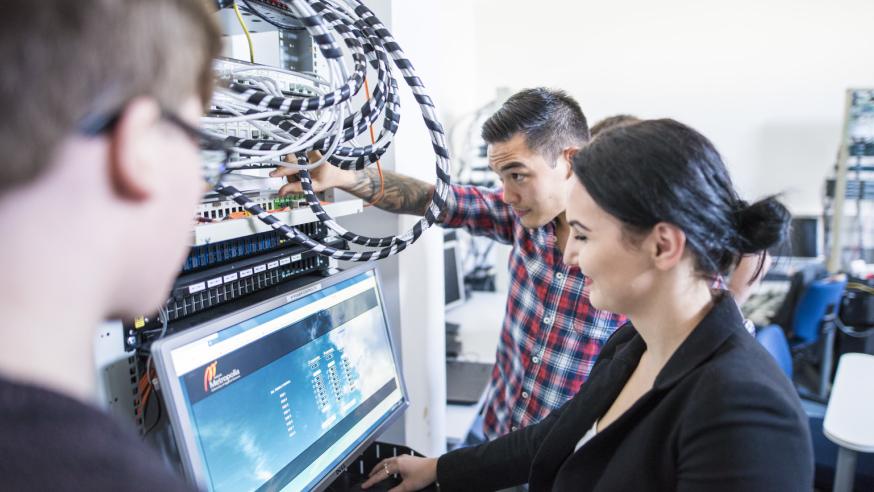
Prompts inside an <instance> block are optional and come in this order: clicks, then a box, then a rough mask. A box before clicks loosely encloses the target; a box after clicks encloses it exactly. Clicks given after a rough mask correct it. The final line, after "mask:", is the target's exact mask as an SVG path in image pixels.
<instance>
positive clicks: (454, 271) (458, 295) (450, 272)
mask: <svg viewBox="0 0 874 492" xmlns="http://www.w3.org/2000/svg"><path fill="white" fill-rule="evenodd" d="M459 260H460V258H459V257H458V242H457V241H448V242H446V243H444V245H443V282H444V283H443V288H444V299H445V301H444V302H445V303H446V307H447V308H452V307H455V306H457V305H459V304H461V303H463V302H464V278H463V277H462V274H461V262H460V261H459Z"/></svg>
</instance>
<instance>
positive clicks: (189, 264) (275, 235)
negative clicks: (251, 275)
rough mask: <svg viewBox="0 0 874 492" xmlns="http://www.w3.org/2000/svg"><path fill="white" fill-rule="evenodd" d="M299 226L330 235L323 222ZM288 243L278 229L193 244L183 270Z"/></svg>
mask: <svg viewBox="0 0 874 492" xmlns="http://www.w3.org/2000/svg"><path fill="white" fill-rule="evenodd" d="M297 229H298V230H299V231H301V232H302V233H304V234H306V235H308V236H310V237H312V238H317V239H323V238H325V237H326V236H327V235H328V228H327V227H326V226H325V225H324V224H322V223H321V222H311V223H309V224H301V225H299V226H297ZM288 244H291V240H290V239H288V237H287V236H285V234H283V233H281V232H279V231H268V232H262V233H258V234H252V235H250V236H244V237H241V238H237V239H231V240H228V241H219V242H217V243H210V244H205V245H203V246H194V247H193V248H191V251H190V252H189V253H188V257H187V258H186V259H185V264H184V265H183V267H182V273H189V272H193V271H197V270H201V269H204V268H209V267H214V266H217V265H220V264H222V263H226V262H229V261H234V260H238V259H240V258H244V257H247V256H252V255H256V254H260V253H265V252H267V251H271V250H274V249H277V248H281V247H283V246H285V245H288Z"/></svg>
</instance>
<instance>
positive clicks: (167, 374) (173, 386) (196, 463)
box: [152, 264, 410, 491]
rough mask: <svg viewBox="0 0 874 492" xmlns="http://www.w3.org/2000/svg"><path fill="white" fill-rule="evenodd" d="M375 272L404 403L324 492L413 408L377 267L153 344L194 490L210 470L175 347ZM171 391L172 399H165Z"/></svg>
mask: <svg viewBox="0 0 874 492" xmlns="http://www.w3.org/2000/svg"><path fill="white" fill-rule="evenodd" d="M370 271H372V272H373V275H374V279H375V281H376V291H377V296H379V304H380V308H381V309H382V315H383V319H384V320H385V326H386V334H387V336H388V341H389V345H390V347H391V353H392V358H393V362H394V364H395V368H396V370H397V376H398V380H399V381H398V383H399V389H400V391H401V404H400V405H399V406H398V407H397V408H396V409H395V410H394V411H393V412H392V413H391V414H390V415H389V416H388V418H387V419H386V420H385V421H383V422H382V423H380V424H379V425H378V426H377V427H376V428H375V429H374V430H373V431H372V432H371V433H370V435H368V436H366V437H365V439H364V440H362V441H361V443H359V444H358V445H357V446H355V448H353V449H351V450H350V452H349V453H348V456H346V457H344V458H343V459H342V460H341V461H340V462H339V463H338V464H337V465H336V466H334V467H333V469H331V470H329V471H328V473H326V474H325V476H324V477H323V478H322V479H321V480H320V481H319V482H318V483H317V484H316V485H315V486H314V487H313V489H312V490H315V491H321V490H324V489H325V488H327V487H328V486H329V485H330V483H331V482H332V481H333V480H334V479H335V477H336V476H337V474H338V473H339V472H340V471H341V470H343V469H344V468H346V467H347V466H349V465H350V464H351V463H352V462H353V461H354V460H355V459H356V457H357V456H358V455H359V454H360V453H362V452H363V451H364V449H366V448H367V446H370V445H371V444H372V443H373V442H375V441H376V438H377V436H378V435H379V434H380V433H381V432H382V431H384V430H385V429H386V428H387V427H388V426H389V425H391V424H392V423H394V422H395V421H396V420H397V419H398V417H400V416H401V415H402V414H403V412H404V410H406V408H407V407H408V406H409V404H410V403H409V395H408V393H407V387H406V384H405V381H404V376H403V370H402V367H401V364H400V358H399V356H398V345H397V343H395V340H394V338H393V336H392V327H391V323H390V321H389V317H388V314H387V313H386V310H385V301H384V299H383V296H382V282H381V279H380V275H379V272H378V271H377V269H376V266H375V265H373V264H366V265H360V266H357V267H354V268H350V269H348V270H344V271H342V272H340V273H337V274H334V275H331V276H329V277H325V278H324V279H322V280H318V281H315V282H312V283H309V284H307V285H304V286H301V287H297V288H294V289H290V290H289V291H287V292H284V293H282V294H278V295H276V296H274V297H271V298H270V299H266V300H264V301H261V302H258V303H255V304H253V305H251V306H247V307H245V308H242V309H240V310H238V311H235V312H233V313H230V314H227V315H225V316H222V317H219V318H216V319H213V320H210V321H207V322H205V323H203V324H201V325H199V326H194V327H191V328H189V329H187V330H185V331H183V332H181V333H178V334H174V335H171V336H168V337H166V338H163V339H160V340H158V341H156V342H155V343H154V344H153V345H152V357H153V360H154V363H155V369H156V371H157V373H158V381H159V382H160V390H159V393H160V394H161V397H162V400H163V402H164V405H165V407H166V408H167V413H168V414H169V417H170V425H171V428H172V430H173V433H174V441H175V442H176V445H177V448H178V452H179V457H180V460H181V461H182V467H183V470H184V472H185V475H186V477H187V478H188V479H189V480H190V481H191V482H192V483H194V484H195V485H196V486H198V487H201V488H203V489H204V490H208V483H209V480H208V477H207V475H206V466H205V464H204V463H203V459H202V456H201V454H200V451H199V447H198V445H197V442H196V437H195V435H194V432H193V429H194V428H193V426H192V423H191V416H190V414H189V412H188V409H187V407H186V406H185V404H184V402H185V397H184V394H183V390H182V385H181V383H180V381H179V375H178V374H177V372H176V370H175V367H174V365H173V359H172V356H171V354H172V352H173V350H174V349H176V348H179V347H181V346H184V345H187V344H189V343H191V342H194V341H196V340H199V339H201V338H205V337H207V336H210V335H212V334H214V333H217V332H220V331H222V330H224V329H226V328H229V327H231V326H233V325H236V324H238V323H240V322H242V321H245V320H247V319H251V318H253V317H255V316H258V315H261V314H264V313H266V312H268V311H271V310H273V309H276V308H278V307H281V306H284V305H286V304H288V303H290V302H293V301H296V300H297V299H300V298H301V297H305V296H307V295H309V294H312V293H315V292H317V291H318V290H322V289H326V288H329V287H331V286H333V285H336V284H338V283H340V282H343V281H344V280H348V279H350V278H352V277H355V276H358V275H361V274H363V273H367V272H370ZM167 393H169V394H170V396H171V397H170V398H167Z"/></svg>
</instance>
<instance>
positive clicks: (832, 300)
mask: <svg viewBox="0 0 874 492" xmlns="http://www.w3.org/2000/svg"><path fill="white" fill-rule="evenodd" d="M846 285H847V279H846V278H842V279H838V280H829V279H822V280H817V281H815V282H813V283H811V284H810V285H809V286H808V287H807V289H806V290H805V291H804V294H802V295H801V299H800V300H799V301H798V305H797V306H796V307H795V313H794V316H793V317H792V332H793V335H794V337H795V338H797V339H798V340H799V341H801V342H804V343H811V342H815V341H817V340H818V339H819V333H820V325H821V324H822V319H823V318H824V317H825V316H826V315H829V314H833V315H837V311H838V307H839V306H840V304H841V296H842V295H843V293H844V287H846Z"/></svg>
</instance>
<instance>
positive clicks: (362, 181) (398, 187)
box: [343, 168, 442, 218]
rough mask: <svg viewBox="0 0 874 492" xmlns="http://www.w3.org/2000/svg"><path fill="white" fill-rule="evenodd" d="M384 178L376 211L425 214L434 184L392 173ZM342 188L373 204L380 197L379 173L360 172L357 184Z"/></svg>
mask: <svg viewBox="0 0 874 492" xmlns="http://www.w3.org/2000/svg"><path fill="white" fill-rule="evenodd" d="M382 175H383V181H384V185H383V186H384V192H383V195H382V198H379V200H378V201H377V202H376V207H377V208H380V209H382V210H386V211H388V212H394V213H397V214H411V215H425V210H426V209H427V208H428V204H429V203H430V202H431V196H432V195H433V194H434V185H432V184H428V183H426V182H424V181H420V180H418V179H415V178H410V177H408V176H403V175H400V174H397V173H393V172H391V171H383V172H382ZM343 189H344V191H347V192H349V193H351V194H353V195H355V196H357V197H358V198H361V199H362V200H366V201H368V202H371V203H372V202H373V201H374V200H375V199H377V198H378V195H379V172H378V171H377V170H376V169H374V168H367V169H365V170H364V171H361V172H358V173H356V177H355V183H354V184H353V185H352V186H349V187H346V188H343ZM441 218H442V217H441Z"/></svg>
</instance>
